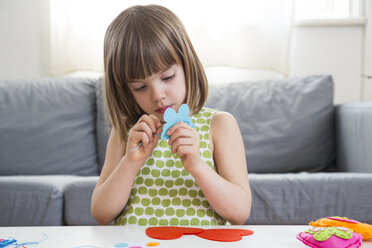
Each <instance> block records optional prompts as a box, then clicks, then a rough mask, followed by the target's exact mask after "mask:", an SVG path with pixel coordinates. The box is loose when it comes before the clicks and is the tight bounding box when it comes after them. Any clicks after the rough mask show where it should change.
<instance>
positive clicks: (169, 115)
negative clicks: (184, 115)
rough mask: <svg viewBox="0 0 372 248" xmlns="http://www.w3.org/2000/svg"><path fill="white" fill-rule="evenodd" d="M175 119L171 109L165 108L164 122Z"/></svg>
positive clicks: (174, 112)
mask: <svg viewBox="0 0 372 248" xmlns="http://www.w3.org/2000/svg"><path fill="white" fill-rule="evenodd" d="M176 117H177V114H176V111H174V110H173V109H172V108H167V109H166V110H165V112H164V121H166V122H171V121H172V120H173V119H175V118H176Z"/></svg>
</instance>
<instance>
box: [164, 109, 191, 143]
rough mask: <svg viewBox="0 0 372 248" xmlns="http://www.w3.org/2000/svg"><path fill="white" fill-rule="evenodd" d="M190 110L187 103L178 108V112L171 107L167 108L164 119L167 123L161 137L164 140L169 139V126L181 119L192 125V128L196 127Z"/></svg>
mask: <svg viewBox="0 0 372 248" xmlns="http://www.w3.org/2000/svg"><path fill="white" fill-rule="evenodd" d="M189 112H190V109H189V106H187V104H182V105H181V106H180V108H179V109H178V113H176V111H174V110H173V109H171V108H167V110H165V112H164V121H166V123H165V124H164V127H163V131H162V133H161V138H162V139H164V140H166V139H169V136H168V135H167V132H168V130H169V128H171V127H172V126H173V125H175V124H176V123H178V122H180V121H182V122H184V123H186V124H188V125H190V126H191V127H192V128H195V125H194V123H193V122H192V120H191V117H190V116H189Z"/></svg>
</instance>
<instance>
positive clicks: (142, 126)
mask: <svg viewBox="0 0 372 248" xmlns="http://www.w3.org/2000/svg"><path fill="white" fill-rule="evenodd" d="M132 130H133V131H135V132H144V133H146V134H147V136H148V138H149V140H150V141H151V140H152V136H153V132H152V130H151V128H150V127H149V125H148V124H147V123H146V122H140V123H138V124H136V125H135V126H134V127H133V128H132Z"/></svg>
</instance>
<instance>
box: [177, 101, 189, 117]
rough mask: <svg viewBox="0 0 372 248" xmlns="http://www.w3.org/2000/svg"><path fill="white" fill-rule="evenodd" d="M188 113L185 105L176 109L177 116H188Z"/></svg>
mask: <svg viewBox="0 0 372 248" xmlns="http://www.w3.org/2000/svg"><path fill="white" fill-rule="evenodd" d="M189 113H190V110H189V106H187V104H182V105H181V106H180V108H179V109H178V114H179V115H186V116H187V115H189Z"/></svg>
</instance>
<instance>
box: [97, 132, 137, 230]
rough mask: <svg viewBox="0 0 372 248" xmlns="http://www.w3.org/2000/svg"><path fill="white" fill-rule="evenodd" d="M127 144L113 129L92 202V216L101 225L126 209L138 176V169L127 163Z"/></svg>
mask: <svg viewBox="0 0 372 248" xmlns="http://www.w3.org/2000/svg"><path fill="white" fill-rule="evenodd" d="M125 147H126V144H125V143H124V144H123V143H120V141H119V138H118V136H117V133H116V131H115V129H114V128H113V129H112V131H111V134H110V137H109V140H108V143H107V148H106V158H105V163H104V166H103V168H102V172H101V175H100V177H99V180H98V183H97V185H96V187H95V189H94V191H93V195H92V202H91V213H92V216H93V217H94V218H95V219H96V220H97V221H98V223H100V224H101V225H106V224H108V223H110V222H111V221H112V220H113V219H114V218H115V217H116V216H118V215H119V213H120V212H121V211H122V210H123V208H124V207H125V204H126V203H127V201H128V198H129V194H130V191H131V188H132V184H133V181H134V178H135V176H136V173H137V170H136V167H134V166H130V164H128V163H127V162H126V161H125V156H124V154H125Z"/></svg>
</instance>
